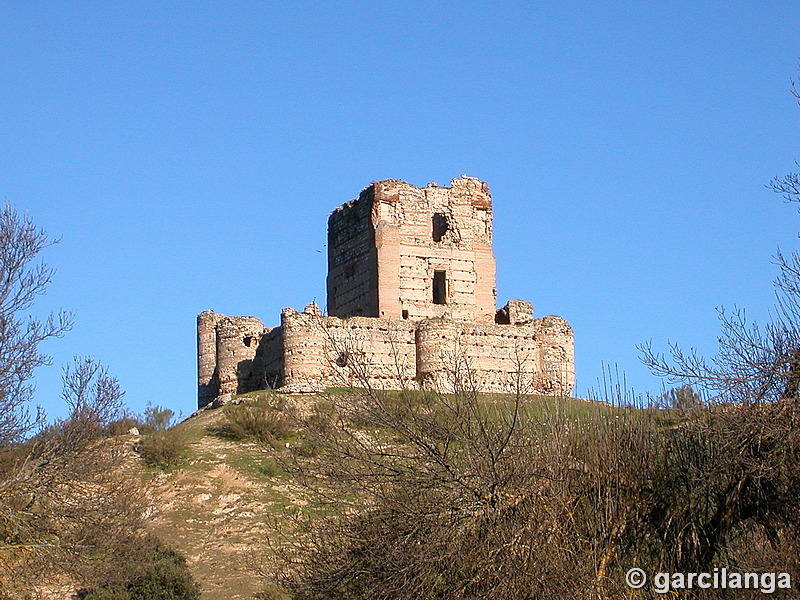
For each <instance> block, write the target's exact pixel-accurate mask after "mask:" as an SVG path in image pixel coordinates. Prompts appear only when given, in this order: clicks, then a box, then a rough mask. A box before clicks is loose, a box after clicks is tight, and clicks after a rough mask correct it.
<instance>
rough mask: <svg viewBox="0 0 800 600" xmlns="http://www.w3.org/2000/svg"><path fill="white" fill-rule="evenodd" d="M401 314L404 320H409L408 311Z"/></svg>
mask: <svg viewBox="0 0 800 600" xmlns="http://www.w3.org/2000/svg"><path fill="white" fill-rule="evenodd" d="M400 314H401V315H402V317H403V318H404V319H407V318H408V311H407V310H404V311H403V312H402V313H400Z"/></svg>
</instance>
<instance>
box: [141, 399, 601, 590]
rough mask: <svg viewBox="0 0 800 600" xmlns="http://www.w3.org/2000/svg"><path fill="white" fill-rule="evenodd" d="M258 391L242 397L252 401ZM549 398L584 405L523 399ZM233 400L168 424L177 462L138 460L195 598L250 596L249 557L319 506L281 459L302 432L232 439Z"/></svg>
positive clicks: (307, 402) (158, 529)
mask: <svg viewBox="0 0 800 600" xmlns="http://www.w3.org/2000/svg"><path fill="white" fill-rule="evenodd" d="M340 393H342V394H343V393H344V392H340ZM330 394H334V395H336V394H337V392H336V391H335V390H334V391H332V392H329V394H328V395H326V396H325V397H324V398H323V397H318V396H314V395H304V396H298V397H292V399H291V401H292V402H293V403H295V402H297V403H300V404H302V405H304V406H305V407H306V409H307V410H310V409H312V408H313V407H314V406H315V405H324V404H325V403H326V402H330V400H331V396H330ZM258 395H259V394H258V393H253V394H247V395H244V396H242V399H243V401H244V402H245V404H247V403H252V402H255V400H256V397H257V396H258ZM554 402H559V403H561V404H562V405H563V408H564V410H568V411H573V412H575V414H581V413H585V412H586V411H587V410H588V407H589V406H591V405H590V404H589V403H586V402H584V401H581V400H573V401H568V402H567V403H564V401H563V400H560V401H556V400H555V399H552V398H544V397H532V398H531V399H530V400H529V403H530V406H531V407H540V408H544V407H547V408H550V409H552V408H553V403H554ZM490 404H491V400H490V398H487V406H488V405H490ZM594 406H597V405H594ZM239 408H240V407H239V406H236V405H226V406H223V407H220V408H217V409H210V410H203V411H199V412H198V413H196V414H195V415H193V416H192V417H190V418H189V419H187V420H185V421H184V422H182V423H180V424H179V425H177V426H176V427H175V431H176V433H178V434H180V435H182V436H184V437H185V442H186V451H185V455H184V457H183V458H182V459H181V460H180V462H179V463H178V464H177V465H175V466H174V467H170V468H168V469H166V470H162V469H159V468H156V467H145V469H146V473H147V476H148V477H149V478H151V479H152V482H153V485H152V494H153V500H154V505H155V506H156V512H155V514H154V517H153V519H152V521H151V523H150V527H151V528H152V530H153V532H154V533H156V534H157V535H158V536H159V537H161V538H162V539H164V540H165V541H167V542H168V543H170V544H171V545H173V546H175V547H176V548H178V549H179V550H180V551H181V552H183V553H184V554H185V555H186V556H187V559H188V562H189V566H190V569H191V571H192V573H193V574H194V576H195V578H196V579H197V580H198V582H199V583H200V584H201V586H202V589H203V598H206V599H209V600H217V599H219V600H224V599H237V598H252V597H253V595H254V594H255V593H256V592H258V591H261V590H262V589H263V584H262V581H261V580H260V578H259V577H258V576H257V575H256V573H255V569H254V564H256V565H257V564H260V563H263V560H264V558H265V557H266V556H267V554H268V548H269V546H270V545H273V546H275V545H280V544H283V543H285V540H286V539H287V538H289V539H291V537H292V535H293V533H294V531H295V530H296V527H297V526H298V525H297V524H298V521H297V517H298V516H300V517H302V516H311V517H315V516H319V515H320V514H321V513H322V512H324V510H325V509H326V506H327V504H326V503H324V502H323V501H322V499H321V498H320V497H319V496H318V495H316V494H314V493H312V492H310V491H309V490H308V489H306V488H305V487H303V486H302V485H300V484H299V483H298V482H297V481H296V480H295V479H294V477H293V476H292V475H290V474H287V473H286V472H285V471H284V470H283V468H282V467H281V462H282V457H283V456H285V455H286V454H287V451H286V447H285V446H286V444H289V445H299V444H303V443H304V440H303V436H302V432H294V433H293V434H291V435H290V436H288V437H287V438H286V439H281V440H280V443H278V444H276V443H273V445H272V446H270V445H269V444H262V443H257V442H255V441H248V440H236V439H232V438H231V436H229V435H226V434H225V431H224V425H225V422H226V419H225V414H226V412H228V411H231V410H237V409H239ZM365 428H366V429H369V428H368V427H366V425H365ZM274 446H278V447H277V449H276V448H275V447H274Z"/></svg>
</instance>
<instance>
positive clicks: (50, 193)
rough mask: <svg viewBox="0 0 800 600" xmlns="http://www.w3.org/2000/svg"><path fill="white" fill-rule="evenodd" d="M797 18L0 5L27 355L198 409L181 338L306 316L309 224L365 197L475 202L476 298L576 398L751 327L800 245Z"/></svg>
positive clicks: (476, 8) (7, 195)
mask: <svg viewBox="0 0 800 600" xmlns="http://www.w3.org/2000/svg"><path fill="white" fill-rule="evenodd" d="M798 56H800V4H798V3H797V2H790V1H786V2H769V1H767V2H758V3H756V2H730V1H728V2H696V1H692V2H683V1H671V2H642V1H635V2H634V1H629V2H569V1H566V2H548V3H544V2H492V3H489V2H486V3H484V2H437V1H427V2H411V1H409V2H403V3H399V2H398V3H384V2H348V1H340V2H286V3H283V2H281V3H278V2H174V3H173V2H169V3H166V2H158V3H153V2H113V1H103V2H36V1H31V2H0V198H2V199H5V200H6V201H8V202H10V203H11V204H13V205H14V206H16V207H17V208H19V209H20V210H24V211H27V212H28V213H29V214H30V216H31V217H32V218H33V219H34V220H35V221H36V222H37V223H38V224H40V225H41V226H43V227H44V228H45V229H46V230H47V231H48V232H49V233H50V234H51V235H53V236H59V237H61V238H62V241H61V243H60V244H58V245H57V246H55V247H53V248H50V249H48V250H47V252H46V256H45V258H46V260H47V262H48V263H49V264H50V265H52V266H53V267H55V268H56V270H57V274H56V277H55V280H54V282H53V284H52V286H51V288H50V291H49V293H48V294H47V296H45V297H43V298H42V299H41V301H40V302H39V303H38V304H37V309H36V310H37V312H39V313H41V312H46V311H48V310H50V309H56V308H59V307H63V308H65V309H68V310H72V311H74V312H75V319H76V322H75V328H74V329H73V331H72V332H71V333H69V334H68V335H67V336H66V337H65V338H64V339H61V340H56V341H53V342H51V343H48V344H47V345H46V347H45V350H47V351H48V352H49V353H50V354H51V355H52V356H53V358H54V365H53V366H52V367H47V368H42V369H40V370H39V371H38V372H37V381H38V396H37V400H38V402H39V403H41V404H42V405H44V406H45V407H46V409H47V410H48V411H49V412H50V413H51V414H54V415H58V414H61V413H62V408H61V405H60V402H59V399H58V394H59V389H60V368H61V367H60V365H62V364H63V363H65V362H67V361H68V360H69V359H70V357H71V356H72V355H75V354H77V355H92V356H95V357H96V358H98V359H100V360H101V361H102V362H103V363H105V364H106V365H107V366H108V367H109V369H110V371H111V373H112V374H114V375H116V376H117V377H119V379H120V381H121V383H122V386H123V387H124V389H126V390H127V392H128V403H129V405H130V406H131V407H132V408H133V409H135V410H141V409H143V408H144V406H145V404H146V403H147V402H148V401H151V402H153V403H157V404H161V405H166V406H169V407H171V408H173V409H175V410H178V411H182V412H183V413H184V414H186V413H189V412H191V411H192V410H193V408H194V406H195V402H196V376H195V370H196V366H195V365H196V363H195V315H196V314H197V313H199V312H200V311H202V310H204V309H206V308H212V309H214V310H215V311H217V312H222V313H225V314H230V315H256V316H259V317H261V318H262V319H263V320H264V322H265V324H266V325H268V326H274V325H277V324H278V323H279V312H280V310H281V308H283V307H284V306H292V307H295V308H298V309H299V308H302V307H303V306H304V305H305V304H306V303H307V302H309V301H310V300H312V299H316V300H317V301H318V302H320V303H324V296H325V287H324V283H325V271H326V264H325V256H326V255H325V248H324V244H325V226H326V218H327V214H328V213H329V212H330V211H331V210H332V209H333V208H334V207H335V206H337V205H339V204H341V203H342V202H345V201H346V200H348V199H350V198H353V197H355V196H356V195H357V194H358V192H359V191H360V190H361V189H362V188H363V187H365V186H367V185H369V183H370V182H371V181H374V180H380V179H385V178H398V179H403V180H405V181H408V182H410V183H413V184H415V185H425V184H426V183H427V182H429V181H438V182H439V183H446V182H449V180H450V179H452V178H453V177H456V176H458V175H460V174H462V173H466V174H468V175H473V176H476V177H480V178H481V179H483V180H485V181H487V182H489V185H490V188H491V190H492V193H493V197H494V206H495V252H496V256H497V265H498V272H497V274H498V296H499V302H500V303H501V304H502V303H504V302H505V301H506V300H508V299H512V298H521V299H527V300H530V301H532V302H533V304H534V306H535V307H536V313H537V314H538V315H539V316H543V315H545V314H558V315H561V316H563V317H565V318H566V319H568V320H569V321H570V323H571V324H572V325H573V327H574V329H575V334H576V355H577V377H578V387H577V392H578V393H579V394H584V395H585V394H586V393H587V390H588V389H589V388H592V387H596V386H597V379H598V378H599V377H600V373H601V363H602V362H605V363H606V364H617V365H618V366H619V369H620V370H621V371H624V372H625V373H626V374H627V382H628V384H629V385H631V386H633V387H634V389H635V390H637V391H654V392H658V391H659V389H660V388H661V382H660V381H659V380H658V379H656V378H654V377H652V376H651V375H650V374H649V373H648V372H647V370H646V369H645V368H644V367H643V366H642V365H641V364H640V363H639V360H638V351H637V349H636V345H637V344H641V343H643V342H645V341H647V340H650V339H652V340H653V342H654V344H655V346H656V347H661V348H665V347H666V342H667V340H674V341H678V342H680V343H681V344H683V345H685V346H687V347H690V346H694V347H697V348H698V349H699V350H700V351H702V352H704V353H709V354H710V353H712V352H713V351H714V349H715V344H716V342H715V340H716V336H717V335H718V333H719V326H718V323H717V320H716V313H715V307H720V306H725V307H729V308H730V307H733V306H734V305H738V306H741V307H745V308H746V309H747V311H748V315H749V316H751V317H752V318H754V319H756V320H762V321H763V320H764V319H765V318H766V317H767V315H768V310H769V307H770V306H771V304H772V301H773V291H772V287H771V281H772V279H773V278H774V276H775V274H776V269H775V267H774V266H773V265H772V264H771V262H770V261H771V256H772V254H773V253H774V252H775V250H776V249H777V248H778V247H779V246H780V247H781V248H782V249H783V250H784V251H791V250H793V249H795V248H797V247H798V240H797V237H796V236H797V232H798V231H800V215H798V214H797V212H796V210H795V209H794V207H792V206H787V205H785V204H783V203H782V202H781V201H780V199H779V197H777V196H776V195H774V194H772V193H771V192H769V191H768V190H767V189H766V188H765V187H764V184H765V183H767V182H768V181H769V180H770V179H771V178H772V177H773V176H775V175H779V174H783V173H785V172H788V171H791V170H792V169H796V168H797V167H796V166H795V165H794V163H793V160H794V159H795V158H800V143H798V140H800V137H799V136H798V133H800V107H797V105H796V103H795V101H794V99H793V98H792V97H791V95H790V93H789V86H790V79H791V78H792V77H794V76H796V75H798V71H797V63H798Z"/></svg>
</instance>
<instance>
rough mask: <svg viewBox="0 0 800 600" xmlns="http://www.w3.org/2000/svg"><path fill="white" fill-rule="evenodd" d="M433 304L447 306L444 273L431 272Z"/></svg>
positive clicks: (445, 277)
mask: <svg viewBox="0 0 800 600" xmlns="http://www.w3.org/2000/svg"><path fill="white" fill-rule="evenodd" d="M433 303H434V304H447V276H446V275H445V272H444V271H434V272H433Z"/></svg>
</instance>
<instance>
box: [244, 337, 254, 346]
mask: <svg viewBox="0 0 800 600" xmlns="http://www.w3.org/2000/svg"><path fill="white" fill-rule="evenodd" d="M242 341H244V345H245V346H247V347H248V348H249V347H250V346H252V345H253V338H252V336H249V335H248V336H246V337H245V338H244V340H242Z"/></svg>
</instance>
